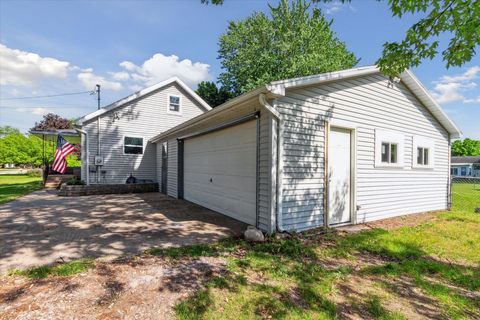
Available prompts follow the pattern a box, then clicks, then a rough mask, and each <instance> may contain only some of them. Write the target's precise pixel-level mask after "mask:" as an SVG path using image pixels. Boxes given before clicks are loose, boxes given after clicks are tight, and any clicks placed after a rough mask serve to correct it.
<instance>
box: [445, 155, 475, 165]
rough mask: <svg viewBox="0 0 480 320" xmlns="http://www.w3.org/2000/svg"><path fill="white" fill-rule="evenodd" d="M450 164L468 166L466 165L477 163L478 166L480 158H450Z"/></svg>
mask: <svg viewBox="0 0 480 320" xmlns="http://www.w3.org/2000/svg"><path fill="white" fill-rule="evenodd" d="M451 163H452V164H455V163H462V164H468V163H478V164H480V156H459V157H452V161H451Z"/></svg>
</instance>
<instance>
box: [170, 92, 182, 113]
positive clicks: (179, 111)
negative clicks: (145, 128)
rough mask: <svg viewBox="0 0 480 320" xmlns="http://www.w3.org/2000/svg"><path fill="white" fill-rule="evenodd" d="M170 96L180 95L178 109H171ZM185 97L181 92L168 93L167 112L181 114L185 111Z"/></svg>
mask: <svg viewBox="0 0 480 320" xmlns="http://www.w3.org/2000/svg"><path fill="white" fill-rule="evenodd" d="M170 97H178V111H172V110H170ZM182 98H183V97H182V96H181V95H180V94H170V93H169V94H167V113H168V114H174V115H177V116H181V115H182V112H183V106H182V101H183V99H182Z"/></svg>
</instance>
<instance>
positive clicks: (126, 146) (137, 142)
mask: <svg viewBox="0 0 480 320" xmlns="http://www.w3.org/2000/svg"><path fill="white" fill-rule="evenodd" d="M123 152H124V153H125V154H143V138H138V137H124V138H123Z"/></svg>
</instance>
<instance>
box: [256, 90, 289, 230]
mask: <svg viewBox="0 0 480 320" xmlns="http://www.w3.org/2000/svg"><path fill="white" fill-rule="evenodd" d="M258 101H259V102H260V104H261V105H262V106H263V107H264V108H265V109H266V110H267V111H268V112H269V113H270V114H271V115H272V116H273V117H274V118H275V119H277V163H276V167H277V181H276V182H277V183H276V184H275V194H276V210H275V213H276V219H275V222H276V226H275V227H276V231H279V232H283V231H285V229H284V228H283V217H282V177H283V165H282V156H283V118H282V115H281V114H280V113H279V112H278V111H277V110H276V109H275V108H274V107H273V106H272V105H270V104H269V103H268V101H267V97H266V95H265V94H264V93H261V94H259V96H258Z"/></svg>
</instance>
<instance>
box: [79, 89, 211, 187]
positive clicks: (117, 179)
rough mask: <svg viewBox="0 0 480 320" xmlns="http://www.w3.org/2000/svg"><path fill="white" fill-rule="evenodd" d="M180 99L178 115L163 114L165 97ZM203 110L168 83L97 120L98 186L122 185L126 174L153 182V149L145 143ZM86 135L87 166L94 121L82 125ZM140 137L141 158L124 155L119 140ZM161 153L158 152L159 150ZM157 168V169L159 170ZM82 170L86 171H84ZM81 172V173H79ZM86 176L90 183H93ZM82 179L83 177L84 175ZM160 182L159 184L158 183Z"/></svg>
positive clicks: (93, 151)
mask: <svg viewBox="0 0 480 320" xmlns="http://www.w3.org/2000/svg"><path fill="white" fill-rule="evenodd" d="M169 94H171V95H177V96H181V97H182V98H181V108H182V116H178V115H176V114H175V115H174V114H168V113H167V101H168V98H167V97H168V95H169ZM205 111H206V110H205V108H203V107H202V106H201V105H200V104H199V103H198V102H197V101H196V100H195V99H193V97H191V96H190V95H189V94H188V93H187V92H186V91H185V90H183V89H182V88H181V87H180V86H179V85H177V84H175V83H172V84H170V85H167V86H165V87H163V88H160V89H158V90H157V91H154V92H152V93H151V94H149V95H146V96H144V97H142V98H140V99H138V100H135V101H132V102H130V103H128V104H127V105H125V106H122V107H119V108H116V109H114V110H111V111H109V112H107V113H105V114H103V115H102V116H101V117H100V133H101V140H100V142H101V143H100V147H101V155H102V156H103V157H104V160H105V165H104V166H103V167H102V169H101V170H105V171H106V174H105V179H103V178H102V179H101V181H100V182H101V183H107V184H112V183H125V180H126V179H127V178H128V176H129V175H130V173H131V174H132V175H133V176H134V177H136V178H138V179H150V180H154V181H157V174H156V172H157V160H158V159H159V158H157V156H156V154H157V150H156V146H155V144H152V143H150V142H148V140H149V139H150V138H152V137H154V136H156V135H158V134H159V133H160V132H163V131H166V130H168V129H170V128H172V127H174V126H176V125H179V124H180V123H182V122H185V121H187V120H189V119H191V118H193V117H195V116H198V115H200V114H202V113H204V112H205ZM82 129H84V130H86V131H87V132H88V134H89V148H90V150H89V152H90V163H91V164H92V163H93V158H94V156H95V155H96V154H97V120H96V119H93V120H90V121H88V122H87V123H86V124H84V125H83V127H82ZM124 136H133V137H143V144H144V150H143V155H132V154H127V155H125V154H124V150H123V149H124V145H123V137H124ZM160 152H161V150H160ZM160 169H161V167H160V168H159V170H160ZM85 170H86V168H85ZM85 170H82V171H83V172H84V171H85ZM95 177H96V174H95V173H90V181H91V182H92V183H95V182H96V179H95ZM84 179H85V176H84ZM158 182H160V181H158Z"/></svg>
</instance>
